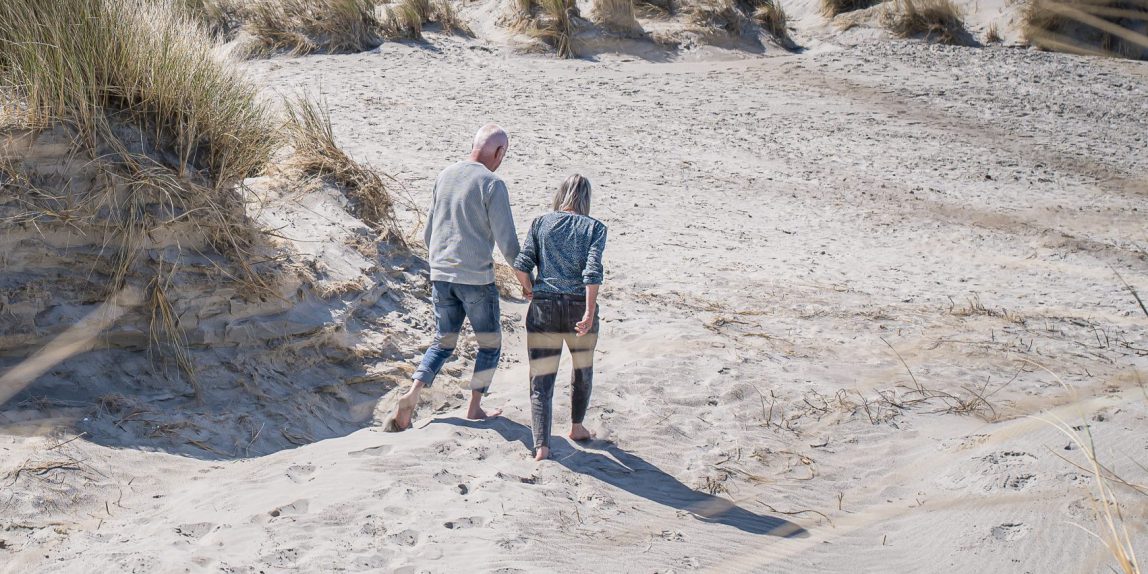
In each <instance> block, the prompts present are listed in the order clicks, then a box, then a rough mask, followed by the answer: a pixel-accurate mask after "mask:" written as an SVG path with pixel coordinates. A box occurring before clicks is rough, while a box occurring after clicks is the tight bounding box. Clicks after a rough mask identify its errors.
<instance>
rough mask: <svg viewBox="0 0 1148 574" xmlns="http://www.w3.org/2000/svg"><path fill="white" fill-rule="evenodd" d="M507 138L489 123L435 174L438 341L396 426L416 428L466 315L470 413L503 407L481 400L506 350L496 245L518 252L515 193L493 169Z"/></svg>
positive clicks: (430, 237) (433, 264) (430, 234)
mask: <svg viewBox="0 0 1148 574" xmlns="http://www.w3.org/2000/svg"><path fill="white" fill-rule="evenodd" d="M508 146H509V139H508V138H507V136H506V132H505V131H503V130H502V128H500V127H498V126H497V125H494V124H488V125H485V126H483V127H482V129H480V130H478V133H477V134H476V135H475V136H474V145H473V146H472V147H471V151H470V157H469V158H467V159H466V160H465V161H460V162H458V163H456V164H454V165H452V166H450V167H448V168H446V169H445V170H443V172H442V173H441V174H439V176H438V180H437V181H436V182H435V186H434V193H433V194H432V198H431V210H430V214H428V216H427V226H426V231H425V232H424V234H423V238H424V240H425V241H426V244H427V248H428V249H429V250H430V269H431V276H430V278H431V290H432V296H433V299H434V315H435V331H436V333H435V339H434V344H432V345H431V346H430V348H429V349H427V352H426V354H425V355H423V360H422V364H420V365H419V368H418V370H416V371H415V373H414V375H413V378H414V384H413V385H412V386H411V389H410V390H409V391H407V393H406V394H404V395H403V397H402V398H401V399H400V400H399V406H398V409H397V410H396V412H395V416H394V425H393V428H394V429H395V430H406V429H408V428H410V426H411V416H412V415H413V413H414V409H415V406H416V405H418V401H419V392H420V391H421V390H422V389H423V388H424V387H429V386H431V383H433V382H434V379H435V376H436V375H438V372H439V370H440V369H441V368H442V366H443V364H444V363H446V361H447V359H449V358H450V356H451V355H452V354H453V353H454V349H455V346H456V344H457V343H458V332H459V330H460V329H461V328H462V321H463V319H470V326H471V328H472V329H474V334H475V338H476V339H478V356H477V357H476V358H475V361H474V375H473V376H472V377H471V382H470V389H471V393H470V405H469V407H468V408H467V412H466V417H467V418H469V419H485V418H490V417H496V416H498V415H499V414H501V411H499V410H494V411H491V412H484V411H483V410H482V407H481V402H482V396H483V395H484V394H485V393H486V390H487V388H488V387H490V382H491V380H492V379H493V378H494V369H495V367H497V366H498V357H499V355H500V354H501V352H502V325H501V323H500V321H499V310H498V289H497V288H496V287H495V286H494V259H493V257H492V256H491V253H492V251H493V249H494V245H495V244H497V245H498V249H499V251H501V252H502V256H503V257H505V258H506V261H507V263H512V262H513V261H514V258H515V257H517V256H518V235H517V233H515V231H514V217H513V216H512V215H511V213H510V195H509V193H508V192H507V191H506V184H505V183H503V181H502V179H501V178H499V177H498V176H497V175H494V171H495V170H497V169H498V166H499V165H501V164H502V158H503V157H504V156H505V155H506V149H507V147H508Z"/></svg>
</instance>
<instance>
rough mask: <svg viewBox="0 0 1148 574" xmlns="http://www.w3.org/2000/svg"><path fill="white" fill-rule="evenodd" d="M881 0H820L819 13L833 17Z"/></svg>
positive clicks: (868, 6)
mask: <svg viewBox="0 0 1148 574" xmlns="http://www.w3.org/2000/svg"><path fill="white" fill-rule="evenodd" d="M881 1H882V0H821V14H822V15H823V16H825V17H826V18H833V17H834V16H837V15H838V14H844V13H846V12H853V11H856V10H864V9H866V8H871V7H873V6H876V5H878V4H880V3H881Z"/></svg>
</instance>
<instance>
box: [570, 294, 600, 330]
mask: <svg viewBox="0 0 1148 574" xmlns="http://www.w3.org/2000/svg"><path fill="white" fill-rule="evenodd" d="M597 309H598V285H587V286H586V313H585V314H584V315H582V320H581V321H578V324H577V325H575V326H574V331H575V332H576V333H578V336H579V337H581V336H582V335H585V334H586V333H589V332H590V329H592V328H594V312H595V311H597Z"/></svg>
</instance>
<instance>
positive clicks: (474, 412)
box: [466, 407, 502, 421]
mask: <svg viewBox="0 0 1148 574" xmlns="http://www.w3.org/2000/svg"><path fill="white" fill-rule="evenodd" d="M501 414H502V409H491V410H490V411H484V410H482V408H481V407H471V408H469V409H467V410H466V418H468V419H470V420H472V421H481V420H486V419H493V418H495V417H497V416H498V415H501Z"/></svg>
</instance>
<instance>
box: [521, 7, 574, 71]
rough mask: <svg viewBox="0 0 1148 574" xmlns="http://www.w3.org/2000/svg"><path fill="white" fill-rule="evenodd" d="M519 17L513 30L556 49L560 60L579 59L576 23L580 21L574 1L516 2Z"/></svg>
mask: <svg viewBox="0 0 1148 574" xmlns="http://www.w3.org/2000/svg"><path fill="white" fill-rule="evenodd" d="M515 5H516V7H517V10H518V14H517V16H516V17H515V23H514V24H513V27H514V28H516V29H517V30H519V31H521V32H525V33H526V34H529V35H530V36H533V37H534V38H537V39H539V40H542V41H543V42H545V43H546V44H548V45H550V46H551V47H553V48H554V51H555V52H556V53H557V55H558V57H559V58H576V57H577V56H578V54H576V53H575V51H574V45H573V40H574V33H575V31H576V29H575V26H574V19H575V18H577V17H579V13H578V5H577V4H576V3H575V2H574V0H515Z"/></svg>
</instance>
